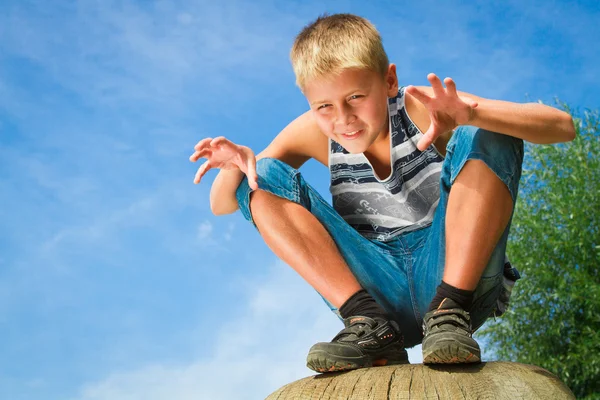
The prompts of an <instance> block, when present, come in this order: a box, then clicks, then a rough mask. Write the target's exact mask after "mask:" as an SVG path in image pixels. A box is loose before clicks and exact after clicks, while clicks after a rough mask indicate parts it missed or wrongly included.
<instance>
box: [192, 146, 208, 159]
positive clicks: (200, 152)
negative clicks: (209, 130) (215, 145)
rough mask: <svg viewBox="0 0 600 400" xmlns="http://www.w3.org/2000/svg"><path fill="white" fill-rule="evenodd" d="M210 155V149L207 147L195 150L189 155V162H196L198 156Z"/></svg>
mask: <svg viewBox="0 0 600 400" xmlns="http://www.w3.org/2000/svg"><path fill="white" fill-rule="evenodd" d="M211 155H212V150H211V149H209V148H205V149H202V150H200V151H195V152H194V154H192V155H191V156H190V161H191V162H196V161H198V160H199V159H200V157H210V156H211Z"/></svg>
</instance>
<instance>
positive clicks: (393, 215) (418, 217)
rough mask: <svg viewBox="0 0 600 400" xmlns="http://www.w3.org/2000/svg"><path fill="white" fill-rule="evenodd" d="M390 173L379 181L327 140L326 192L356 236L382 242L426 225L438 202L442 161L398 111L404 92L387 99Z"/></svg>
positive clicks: (363, 161) (357, 158) (361, 160)
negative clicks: (422, 144)
mask: <svg viewBox="0 0 600 400" xmlns="http://www.w3.org/2000/svg"><path fill="white" fill-rule="evenodd" d="M388 100H389V101H388V111H389V113H388V114H389V126H390V137H391V140H390V154H391V157H390V158H391V165H392V172H391V174H390V176H389V177H387V178H385V179H384V180H382V179H379V178H378V177H377V176H376V175H375V172H374V170H373V167H372V165H371V163H370V162H369V160H368V159H367V157H366V156H365V155H364V154H362V153H360V154H350V153H349V152H348V151H346V150H345V149H344V148H343V147H342V146H341V145H340V144H339V143H337V142H336V141H334V140H331V139H329V171H330V173H331V182H330V191H331V195H332V196H333V207H334V208H335V210H336V211H337V212H338V213H339V214H340V215H341V216H342V218H344V220H346V222H348V223H349V224H350V225H351V226H352V227H353V228H354V229H356V230H357V231H358V232H359V233H360V234H361V235H363V236H364V237H366V238H369V239H375V240H379V241H382V242H385V241H389V240H391V239H392V238H394V237H396V236H398V235H400V234H401V233H405V232H410V231H413V230H417V229H420V228H423V227H426V226H428V225H430V224H431V222H432V221H433V215H434V212H435V210H436V208H437V205H438V203H439V199H440V173H441V170H442V163H443V161H444V158H443V156H442V155H441V154H440V153H439V152H438V151H437V150H436V149H435V147H434V146H429V147H428V148H427V149H426V150H425V151H423V152H421V151H420V150H419V149H417V142H418V140H419V139H420V138H421V136H422V135H423V134H422V133H421V132H420V131H419V129H418V128H417V126H416V125H415V124H414V123H413V122H412V121H411V120H410V118H409V116H408V114H407V112H406V108H405V107H404V88H400V90H399V91H398V95H397V96H396V97H395V98H391V99H388Z"/></svg>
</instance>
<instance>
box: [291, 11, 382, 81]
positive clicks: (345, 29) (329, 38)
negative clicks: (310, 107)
mask: <svg viewBox="0 0 600 400" xmlns="http://www.w3.org/2000/svg"><path fill="white" fill-rule="evenodd" d="M290 59H291V61H292V67H293V69H294V73H295V74H296V85H298V87H299V88H300V90H304V87H305V85H306V83H307V82H308V81H309V80H312V79H315V78H322V77H324V76H326V75H330V74H339V73H340V72H342V71H343V70H345V69H348V68H364V69H369V70H371V71H374V72H377V73H379V74H380V75H381V77H382V78H384V77H385V75H386V73H387V69H388V64H389V61H388V57H387V54H386V53H385V50H384V49H383V44H382V42H381V36H380V35H379V32H377V29H375V26H374V25H373V24H371V23H370V22H369V21H368V20H366V19H364V18H362V17H358V16H356V15H352V14H334V15H326V14H325V15H322V16H320V17H319V18H317V20H316V21H314V22H313V23H311V24H309V25H307V26H305V27H304V29H302V31H301V32H300V33H299V34H298V36H296V40H295V41H294V45H293V46H292V50H291V52H290Z"/></svg>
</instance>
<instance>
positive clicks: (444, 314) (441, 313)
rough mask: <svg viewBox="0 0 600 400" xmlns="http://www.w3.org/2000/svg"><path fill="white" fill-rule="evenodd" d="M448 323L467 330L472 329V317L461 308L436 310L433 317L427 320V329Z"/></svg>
mask: <svg viewBox="0 0 600 400" xmlns="http://www.w3.org/2000/svg"><path fill="white" fill-rule="evenodd" d="M448 323H450V324H452V325H454V326H457V327H459V328H462V329H465V330H467V331H471V318H470V317H469V314H468V313H467V312H466V311H464V310H461V309H459V308H451V309H447V310H443V309H442V310H436V311H435V312H434V313H433V315H432V316H431V318H430V319H429V320H428V321H427V329H428V330H431V329H432V328H433V327H435V326H439V325H443V324H448Z"/></svg>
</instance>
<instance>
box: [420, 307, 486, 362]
mask: <svg viewBox="0 0 600 400" xmlns="http://www.w3.org/2000/svg"><path fill="white" fill-rule="evenodd" d="M423 334H424V335H425V337H424V338H423V346H422V348H423V364H460V363H477V362H480V361H481V351H480V350H479V345H478V344H477V342H476V341H475V339H473V338H472V334H473V330H472V328H471V317H470V315H469V313H468V312H467V311H465V310H463V309H462V308H461V307H460V306H459V305H458V304H456V302H455V301H453V300H452V299H449V298H445V299H444V300H442V302H441V303H440V305H439V307H438V308H437V309H436V310H433V311H430V312H428V313H427V314H425V318H424V319H423Z"/></svg>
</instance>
